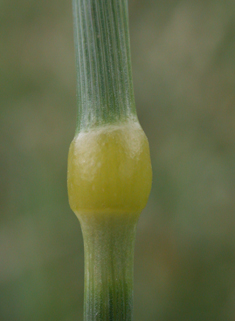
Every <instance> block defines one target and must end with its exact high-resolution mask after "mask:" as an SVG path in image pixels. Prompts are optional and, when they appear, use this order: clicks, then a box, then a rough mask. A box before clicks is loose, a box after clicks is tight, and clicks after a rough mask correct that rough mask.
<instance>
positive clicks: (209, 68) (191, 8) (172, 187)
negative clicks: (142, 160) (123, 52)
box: [0, 0, 235, 321]
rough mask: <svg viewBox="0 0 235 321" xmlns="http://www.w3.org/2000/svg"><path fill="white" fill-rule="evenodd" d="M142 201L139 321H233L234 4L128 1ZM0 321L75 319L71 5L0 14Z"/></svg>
mask: <svg viewBox="0 0 235 321" xmlns="http://www.w3.org/2000/svg"><path fill="white" fill-rule="evenodd" d="M129 4H130V31H131V48H132V62H133V76H134V85H135V93H136V103H137V109H138V114H139V119H140V122H141V124H142V126H143V128H144V130H145V132H146V134H147V136H148V137H149V141H150V147H151V154H152V162H153V173H154V179H153V188H152V193H151V197H150V201H149V203H148V206H147V208H146V210H145V211H144V212H143V214H142V216H141V218H140V222H139V226H138V233H137V242H136V254H135V320H136V321H143V320H148V321H156V320H157V321H189V320H190V321H210V320H213V321H217V320H218V321H233V320H234V319H235V272H234V271H235V213H234V209H235V3H234V1H232V0H224V1H215V0H206V1H202V0H199V1H196V0H187V1H186V0H184V1H177V0H175V1H172V0H167V1H158V0H154V1H153V0H130V2H129ZM0 57H1V59H0V84H1V86H0V115H1V120H0V130H1V135H0V169H1V173H0V178H1V179H0V188H1V193H0V206H1V216H0V320H1V321H32V320H34V321H42V320H43V321H47V320H48V321H53V320H56V321H75V320H82V304H83V302H82V301H83V244H82V235H81V231H80V227H79V223H78V221H77V219H76V217H75V215H74V214H73V213H72V212H71V210H70V209H69V206H68V201H67V192H66V166H67V164H66V162H67V153H68V147H69V143H70V141H71V140H72V137H73V134H74V130H75V119H76V99H75V65H74V49H73V27H72V8H71V2H70V1H63V0H56V1H55V0H52V1H35V0H21V1H16V0H12V1H7V0H2V1H1V3H0Z"/></svg>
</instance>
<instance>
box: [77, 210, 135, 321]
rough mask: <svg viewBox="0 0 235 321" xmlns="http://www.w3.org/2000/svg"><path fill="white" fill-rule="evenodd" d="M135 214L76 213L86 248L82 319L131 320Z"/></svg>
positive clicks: (91, 320)
mask: <svg viewBox="0 0 235 321" xmlns="http://www.w3.org/2000/svg"><path fill="white" fill-rule="evenodd" d="M137 219H138V215H135V214H127V213H118V214H117V215H116V214H113V213H112V214H111V215H110V214H109V213H106V214H97V213H95V214H87V213H86V214H85V215H82V214H81V215H79V220H80V222H81V227H82V232H83V238H84V248H85V298H84V299H85V302H84V303H85V304H84V321H131V320H133V316H132V315H133V256H134V241H135V231H136V223H137Z"/></svg>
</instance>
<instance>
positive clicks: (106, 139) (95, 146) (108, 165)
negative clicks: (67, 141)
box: [68, 121, 152, 217]
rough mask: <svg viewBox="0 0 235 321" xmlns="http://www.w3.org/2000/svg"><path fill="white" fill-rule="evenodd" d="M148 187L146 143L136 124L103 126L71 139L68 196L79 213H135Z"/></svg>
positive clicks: (126, 123) (147, 151) (145, 198)
mask: <svg viewBox="0 0 235 321" xmlns="http://www.w3.org/2000/svg"><path fill="white" fill-rule="evenodd" d="M151 183H152V169H151V162H150V154H149V144H148V140H147V138H146V136H145V134H144V132H143V130H142V128H141V126H140V125H139V123H138V122H133V121H130V122H125V123H120V124H111V125H110V124H107V125H104V126H102V127H97V128H94V129H91V130H89V131H88V132H81V133H79V134H78V135H77V136H75V138H74V139H73V141H72V143H71V145H70V150H69V158H68V194H69V203H70V206H71V208H72V210H73V211H74V212H75V214H76V215H77V216H78V217H79V213H81V214H82V213H83V214H84V213H86V212H87V213H93V214H94V213H110V215H112V213H113V214H114V213H123V212H126V213H136V212H140V211H141V210H142V209H143V208H144V207H145V205H146V203H147V200H148V196H149V193H150V189H151Z"/></svg>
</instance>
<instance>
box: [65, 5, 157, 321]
mask: <svg viewBox="0 0 235 321" xmlns="http://www.w3.org/2000/svg"><path fill="white" fill-rule="evenodd" d="M73 12H74V30H75V50H76V68H77V97H78V120H77V129H76V134H75V137H74V139H73V141H72V143H71V145H70V150H69V158H68V194H69V202H70V206H71V208H72V210H73V211H74V213H75V214H76V215H77V217H78V219H79V221H80V223H81V228H82V233H83V239H84V249H85V296H84V321H101V320H102V321H111V320H112V321H131V320H132V318H133V254H134V240H135V231H136V224H137V221H138V217H139V215H140V213H141V211H142V209H143V208H144V207H145V205H146V202H147V200H148V196H149V193H150V189H151V181H152V170H151V162H150V154H149V145H148V140H147V138H146V136H145V134H144V132H143V130H142V128H141V126H140V124H139V121H138V118H137V114H136V109H135V101H134V94H133V84H132V73H131V59H130V45H129V29H128V3H127V1H126V0H73Z"/></svg>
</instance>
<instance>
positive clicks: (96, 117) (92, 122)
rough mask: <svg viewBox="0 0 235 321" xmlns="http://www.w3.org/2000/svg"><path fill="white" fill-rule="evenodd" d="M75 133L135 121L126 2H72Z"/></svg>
mask: <svg viewBox="0 0 235 321" xmlns="http://www.w3.org/2000/svg"><path fill="white" fill-rule="evenodd" d="M73 12H74V30H75V53H76V68H77V97H78V123H77V131H78V132H79V131H81V130H88V129H89V128H91V127H93V126H96V125H101V124H104V123H111V122H112V123H113V122H118V121H122V120H127V119H130V118H132V119H136V117H137V116H136V111H135V103H134V95H133V84H132V73H131V61H130V45H129V29H128V2H127V0H73Z"/></svg>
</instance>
